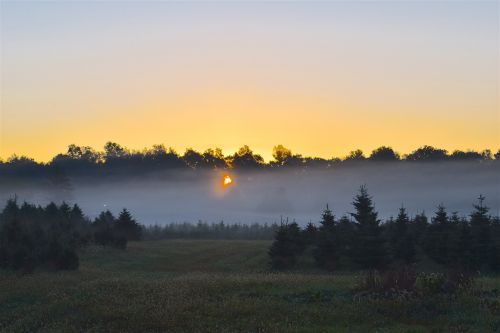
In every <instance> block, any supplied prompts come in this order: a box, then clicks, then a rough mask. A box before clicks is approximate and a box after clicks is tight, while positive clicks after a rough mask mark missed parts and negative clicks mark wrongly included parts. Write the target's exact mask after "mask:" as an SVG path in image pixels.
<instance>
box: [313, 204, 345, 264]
mask: <svg viewBox="0 0 500 333" xmlns="http://www.w3.org/2000/svg"><path fill="white" fill-rule="evenodd" d="M313 254H314V259H315V260H316V263H317V264H318V266H320V267H322V268H325V269H328V270H334V269H336V268H337V266H338V260H339V254H338V247H337V237H336V232H335V216H334V215H333V214H332V211H331V210H330V209H329V208H328V205H326V209H325V210H324V211H323V214H322V216H321V221H320V227H319V230H318V237H317V245H316V248H315V249H314V252H313Z"/></svg>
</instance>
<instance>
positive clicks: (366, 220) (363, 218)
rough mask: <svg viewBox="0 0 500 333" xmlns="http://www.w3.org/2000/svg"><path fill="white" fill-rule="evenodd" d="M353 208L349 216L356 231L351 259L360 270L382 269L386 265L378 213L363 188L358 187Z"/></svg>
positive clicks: (385, 252) (385, 253)
mask: <svg viewBox="0 0 500 333" xmlns="http://www.w3.org/2000/svg"><path fill="white" fill-rule="evenodd" d="M353 206H354V208H355V210H356V212H355V213H351V216H352V217H353V218H354V220H355V224H356V229H357V230H356V242H355V244H354V249H353V253H352V254H353V259H354V261H355V262H356V263H358V264H359V266H360V267H361V268H362V269H378V268H382V267H383V266H385V264H386V263H387V251H386V248H385V241H384V238H383V236H382V228H381V226H380V221H379V220H378V213H377V212H376V211H375V208H374V206H373V202H372V199H371V197H370V196H369V195H368V192H367V190H366V187H365V186H361V187H360V189H359V194H358V195H356V197H355V198H354V202H353Z"/></svg>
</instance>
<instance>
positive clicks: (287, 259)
mask: <svg viewBox="0 0 500 333" xmlns="http://www.w3.org/2000/svg"><path fill="white" fill-rule="evenodd" d="M303 251H304V242H303V239H302V237H301V233H300V228H299V226H298V224H297V223H295V222H293V223H290V224H289V223H282V224H281V225H280V227H279V228H278V230H277V231H276V235H275V237H274V242H273V244H272V245H271V248H270V249H269V257H270V258H271V267H272V268H274V269H285V268H290V267H293V266H294V265H295V263H296V260H297V256H298V255H300V254H301V253H302V252H303Z"/></svg>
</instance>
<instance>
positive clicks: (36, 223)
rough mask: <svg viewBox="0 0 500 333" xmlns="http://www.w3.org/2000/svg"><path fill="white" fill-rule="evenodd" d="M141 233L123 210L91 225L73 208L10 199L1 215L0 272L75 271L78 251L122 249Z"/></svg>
mask: <svg viewBox="0 0 500 333" xmlns="http://www.w3.org/2000/svg"><path fill="white" fill-rule="evenodd" d="M141 233H142V226H140V225H139V224H138V223H137V222H136V221H135V220H134V219H133V218H132V216H131V215H130V213H129V212H128V211H127V210H126V209H123V210H122V211H121V213H120V215H119V216H118V218H115V217H114V216H113V214H112V213H111V212H110V211H104V212H102V213H101V214H100V215H99V216H98V217H97V218H96V219H95V220H94V221H91V220H90V219H89V218H87V217H86V216H85V215H84V214H83V212H82V210H81V209H80V207H79V206H78V205H76V204H75V205H73V206H69V205H68V204H66V203H62V204H61V205H59V206H58V205H56V204H55V203H50V204H49V205H47V206H45V207H41V206H36V205H32V204H28V203H26V202H25V203H23V204H22V205H19V204H18V203H17V200H16V199H11V200H8V201H7V204H6V205H5V208H4V209H3V211H2V212H1V213H0V268H7V269H14V270H22V271H24V272H27V273H29V272H32V271H33V270H34V269H35V268H37V267H44V268H47V269H76V268H78V266H79V258H78V250H79V249H80V248H82V247H85V246H87V245H89V244H91V243H95V244H98V245H102V246H112V247H115V248H120V249H125V248H126V246H127V242H128V241H130V240H139V239H140V238H141Z"/></svg>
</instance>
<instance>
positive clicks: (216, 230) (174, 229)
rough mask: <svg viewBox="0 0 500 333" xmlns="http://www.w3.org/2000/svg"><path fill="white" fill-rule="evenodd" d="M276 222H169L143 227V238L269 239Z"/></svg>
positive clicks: (272, 235) (275, 227) (273, 231)
mask: <svg viewBox="0 0 500 333" xmlns="http://www.w3.org/2000/svg"><path fill="white" fill-rule="evenodd" d="M277 229H278V224H276V223H272V224H266V223H265V224H259V223H253V224H226V223H224V222H220V223H206V222H201V221H200V222H198V223H196V224H192V223H187V222H186V223H170V224H165V225H151V226H147V227H144V230H143V239H145V240H159V239H248V240H250V239H251V240H256V239H261V240H271V239H273V237H274V233H275V231H276V230H277Z"/></svg>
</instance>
